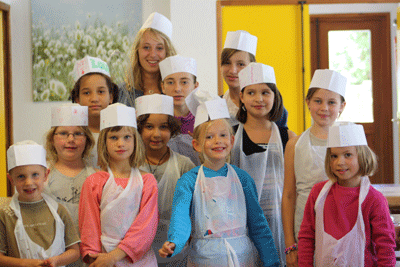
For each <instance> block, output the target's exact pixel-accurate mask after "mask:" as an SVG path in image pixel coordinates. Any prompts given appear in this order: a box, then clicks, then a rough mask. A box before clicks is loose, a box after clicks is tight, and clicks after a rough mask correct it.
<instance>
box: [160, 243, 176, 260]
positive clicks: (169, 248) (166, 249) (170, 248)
mask: <svg viewBox="0 0 400 267" xmlns="http://www.w3.org/2000/svg"><path fill="white" fill-rule="evenodd" d="M174 250H175V244H174V243H172V242H168V241H167V242H165V243H164V245H163V246H162V248H161V249H160V250H159V251H158V253H159V254H160V257H162V258H166V257H168V256H170V255H172V254H173V253H174Z"/></svg>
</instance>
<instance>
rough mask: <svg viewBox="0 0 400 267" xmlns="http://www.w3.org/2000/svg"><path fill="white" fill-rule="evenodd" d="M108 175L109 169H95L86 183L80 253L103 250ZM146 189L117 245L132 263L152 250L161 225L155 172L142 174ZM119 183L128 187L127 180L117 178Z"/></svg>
mask: <svg viewBox="0 0 400 267" xmlns="http://www.w3.org/2000/svg"><path fill="white" fill-rule="evenodd" d="M108 178H109V174H108V173H107V172H96V173H94V174H92V175H91V176H89V177H88V178H87V179H86V181H85V183H84V184H83V187H82V191H81V197H80V201H79V230H80V233H81V246H80V249H81V254H82V258H84V257H85V256H86V255H87V254H89V253H91V254H97V253H101V252H102V245H101V241H100V236H101V224H100V202H101V195H102V192H103V187H104V185H105V183H106V182H107V180H108ZM142 178H143V191H142V199H141V203H140V209H139V213H138V215H137V216H136V219H135V220H134V222H133V223H132V225H131V227H130V228H129V230H128V232H127V233H126V235H125V237H124V239H123V240H121V242H120V243H119V245H118V248H120V249H122V250H123V251H124V252H125V253H126V254H127V255H128V257H129V258H130V259H131V260H132V262H136V261H138V260H139V259H140V258H142V256H143V255H144V254H145V253H146V252H147V251H148V250H149V249H151V244H152V242H153V239H154V236H155V234H156V231H157V224H158V205H157V201H158V188H157V182H156V179H155V178H154V176H153V175H152V174H145V175H142ZM115 181H116V183H117V184H118V185H121V186H122V187H124V188H125V187H126V186H127V184H128V179H124V178H115Z"/></svg>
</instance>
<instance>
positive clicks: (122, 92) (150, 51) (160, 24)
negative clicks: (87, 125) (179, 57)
mask: <svg viewBox="0 0 400 267" xmlns="http://www.w3.org/2000/svg"><path fill="white" fill-rule="evenodd" d="M171 36H172V24H171V21H169V19H167V18H166V17H165V16H163V15H161V14H159V13H157V12H154V13H152V14H151V15H150V16H149V18H148V19H147V20H146V22H145V23H144V24H143V26H142V28H141V29H140V31H139V32H138V33H137V35H136V38H135V41H134V42H133V46H132V52H131V66H130V67H129V68H128V70H127V73H126V78H125V83H124V84H123V85H122V86H120V89H119V99H118V102H120V103H123V104H126V105H128V106H133V105H134V100H135V98H136V97H138V96H142V95H150V94H161V91H162V90H161V73H160V68H159V66H158V64H159V63H160V62H161V61H162V60H163V59H164V58H166V57H169V56H174V55H176V51H175V48H174V46H173V44H172V42H171Z"/></svg>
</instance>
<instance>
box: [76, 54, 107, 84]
mask: <svg viewBox="0 0 400 267" xmlns="http://www.w3.org/2000/svg"><path fill="white" fill-rule="evenodd" d="M88 73H102V74H104V75H107V76H108V77H110V78H111V75H110V70H109V68H108V65H107V63H106V62H104V61H103V60H101V59H100V58H97V57H90V56H85V57H84V58H82V59H81V60H79V61H77V62H75V66H74V70H73V76H74V81H75V82H76V81H77V80H79V78H81V77H82V76H83V75H86V74H88Z"/></svg>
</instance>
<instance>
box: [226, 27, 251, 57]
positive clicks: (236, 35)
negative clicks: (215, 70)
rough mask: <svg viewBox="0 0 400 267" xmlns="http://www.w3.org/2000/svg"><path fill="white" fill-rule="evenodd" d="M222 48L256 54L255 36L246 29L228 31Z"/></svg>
mask: <svg viewBox="0 0 400 267" xmlns="http://www.w3.org/2000/svg"><path fill="white" fill-rule="evenodd" d="M224 48H232V49H237V50H241V51H245V52H249V53H250V54H253V55H254V56H255V55H256V50H257V36H254V35H251V34H250V33H248V32H246V31H235V32H228V33H227V34H226V39H225V45H224Z"/></svg>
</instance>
